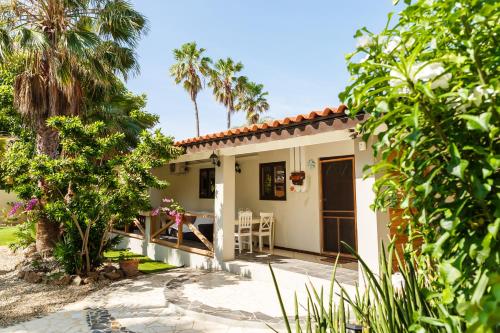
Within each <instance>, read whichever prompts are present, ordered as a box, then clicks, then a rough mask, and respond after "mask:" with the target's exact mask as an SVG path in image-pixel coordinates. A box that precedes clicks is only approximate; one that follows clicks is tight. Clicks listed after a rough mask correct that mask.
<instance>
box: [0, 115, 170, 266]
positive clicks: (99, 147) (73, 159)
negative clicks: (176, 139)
mask: <svg viewBox="0 0 500 333" xmlns="http://www.w3.org/2000/svg"><path fill="white" fill-rule="evenodd" d="M48 123H49V125H50V126H52V127H53V128H54V129H55V130H56V131H57V132H58V134H59V138H60V148H61V154H60V156H59V157H58V158H56V159H53V158H50V157H48V156H46V155H36V156H33V155H32V148H31V147H30V146H29V145H30V144H29V143H25V142H23V141H16V142H15V143H14V144H13V145H12V146H11V147H10V148H9V149H8V150H7V152H6V154H5V157H4V158H3V159H2V160H0V178H1V179H2V180H3V181H4V183H5V184H6V186H8V187H9V189H12V190H14V191H15V192H16V193H18V194H19V196H20V197H21V198H23V199H25V200H27V199H28V198H30V200H29V201H28V203H24V204H23V203H21V204H19V205H18V206H19V207H20V208H23V209H24V212H23V214H24V213H26V214H28V215H29V216H30V217H31V218H33V220H38V218H40V217H43V218H44V219H48V220H49V221H52V222H54V223H58V224H59V225H61V226H62V231H63V236H62V240H61V241H60V242H59V244H58V245H57V248H56V250H55V255H56V258H57V259H58V260H59V261H60V262H61V264H62V265H63V266H64V267H65V269H66V270H67V272H68V273H71V274H73V273H80V272H82V271H87V272H89V271H91V270H93V269H95V268H96V267H97V266H99V265H100V263H101V260H102V258H101V257H102V253H103V251H105V250H106V249H109V248H111V247H113V246H114V245H115V244H116V240H110V238H109V234H110V231H111V230H112V229H113V227H114V225H115V224H117V223H129V222H131V221H132V220H133V219H134V218H136V216H137V215H138V214H139V212H140V211H141V210H149V209H151V207H150V203H149V189H150V188H164V187H165V186H166V185H167V183H166V182H163V181H161V180H159V179H158V178H156V177H155V176H154V175H153V174H152V173H151V169H153V168H156V167H160V166H162V165H165V164H166V163H168V161H169V160H170V159H172V158H175V157H176V156H177V155H178V154H179V153H180V149H179V148H177V147H175V146H174V145H173V140H172V138H170V137H166V136H164V135H162V134H161V133H160V132H159V131H157V132H155V133H149V132H146V131H144V132H143V133H142V134H141V135H140V137H139V142H138V144H137V146H136V147H135V148H134V149H127V150H125V151H122V150H121V149H122V147H128V146H127V145H126V143H125V135H124V134H121V133H114V134H107V131H106V128H105V126H104V124H103V123H102V122H96V123H93V124H83V123H82V121H81V120H80V118H77V117H54V118H51V119H50V120H49V122H48ZM41 182H43V190H42V189H41V188H40V187H39V186H38V184H40V183H41ZM20 208H19V209H20ZM28 210H29V211H28Z"/></svg>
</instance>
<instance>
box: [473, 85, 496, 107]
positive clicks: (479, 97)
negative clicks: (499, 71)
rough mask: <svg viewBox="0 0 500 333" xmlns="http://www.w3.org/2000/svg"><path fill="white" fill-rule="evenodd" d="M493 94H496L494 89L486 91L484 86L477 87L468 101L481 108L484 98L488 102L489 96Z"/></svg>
mask: <svg viewBox="0 0 500 333" xmlns="http://www.w3.org/2000/svg"><path fill="white" fill-rule="evenodd" d="M493 94H495V90H493V89H492V88H488V89H484V88H483V87H482V86H477V87H475V88H474V89H473V90H472V94H471V95H470V96H469V98H468V100H469V101H471V102H472V103H474V105H475V106H479V105H481V102H482V101H483V98H484V99H485V100H488V98H489V95H493Z"/></svg>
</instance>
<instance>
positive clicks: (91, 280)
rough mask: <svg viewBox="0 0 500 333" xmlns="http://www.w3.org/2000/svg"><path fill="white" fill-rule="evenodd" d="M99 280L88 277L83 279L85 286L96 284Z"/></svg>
mask: <svg viewBox="0 0 500 333" xmlns="http://www.w3.org/2000/svg"><path fill="white" fill-rule="evenodd" d="M96 281H97V280H96V278H95V277H91V276H88V277H86V278H85V279H83V284H92V283H95V282H96Z"/></svg>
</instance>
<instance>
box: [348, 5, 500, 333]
mask: <svg viewBox="0 0 500 333" xmlns="http://www.w3.org/2000/svg"><path fill="white" fill-rule="evenodd" d="M396 2H397V1H396ZM405 3H407V4H409V5H408V6H407V7H406V8H405V9H404V10H403V11H402V12H401V13H400V14H399V17H398V19H397V21H396V22H395V23H394V24H390V23H389V24H388V25H387V27H386V28H385V29H384V30H383V31H382V32H381V33H380V34H378V35H377V34H374V33H372V32H370V31H368V30H367V29H365V28H363V29H361V30H359V31H358V32H357V34H356V36H357V37H359V38H360V40H359V43H358V47H357V50H356V51H355V52H354V53H352V54H350V55H348V57H347V59H348V61H349V65H348V66H349V71H350V73H351V75H352V83H351V85H350V86H349V87H347V89H346V90H345V91H344V92H343V93H341V94H340V99H341V100H342V101H344V102H345V103H346V104H347V105H348V108H349V110H350V112H352V113H353V114H356V113H359V112H365V113H367V114H368V115H369V117H368V119H367V120H366V121H365V122H364V123H363V124H362V125H361V126H360V128H359V131H360V133H361V134H362V135H363V138H364V139H366V140H367V139H368V138H369V137H371V136H376V137H377V140H376V142H375V143H374V145H373V149H374V153H375V155H376V158H377V160H378V161H379V162H378V163H376V164H375V165H373V166H371V168H370V170H369V171H370V172H371V173H376V174H378V175H381V176H380V177H378V178H377V181H376V185H375V190H376V192H377V199H376V202H375V207H376V208H379V209H384V208H387V207H397V208H399V209H401V210H402V212H403V217H404V218H405V220H406V221H408V227H407V228H406V229H405V230H403V232H406V233H407V234H408V235H409V236H410V239H420V240H422V242H423V246H422V249H421V250H422V252H421V253H419V252H418V251H415V252H413V254H415V255H416V256H417V259H418V260H417V263H418V264H419V267H418V268H419V270H420V271H419V272H420V276H421V277H422V278H425V279H426V280H427V284H428V285H429V290H427V291H426V293H427V294H428V295H429V296H428V297H432V298H433V304H435V306H437V307H438V309H439V310H440V313H441V318H439V319H435V320H434V319H433V320H429V321H427V319H425V318H422V319H421V320H420V321H419V322H418V323H417V324H416V325H415V326H414V327H412V328H411V329H413V330H414V331H421V330H423V328H422V327H423V326H428V325H429V324H430V325H432V326H433V327H446V329H447V330H448V331H449V332H451V327H454V330H453V332H455V331H461V330H462V329H465V327H467V329H468V330H469V331H474V332H493V331H495V327H496V328H498V326H495V325H497V323H499V322H500V297H499V295H500V256H499V249H500V243H499V238H498V231H499V228H500V196H499V193H500V177H499V168H500V135H499V134H500V113H499V110H500V108H499V106H500V105H499V102H498V98H497V97H498V94H499V92H500V82H499V78H500V75H499V68H500V52H499V47H498V45H499V44H498V41H497V39H498V35H499V33H500V25H499V24H498V22H499V20H500V13H499V3H498V2H495V1H484V0H483V1H480V0H457V1H456V0H453V1H451V0H441V1H433V0H420V1H415V2H414V3H412V4H410V3H411V1H405ZM408 245H409V246H408V249H407V250H408V251H412V250H416V249H412V248H411V243H410V244H408ZM448 328H450V329H448ZM411 329H410V330H411ZM455 329H456V330H455Z"/></svg>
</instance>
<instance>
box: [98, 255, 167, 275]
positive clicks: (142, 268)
mask: <svg viewBox="0 0 500 333" xmlns="http://www.w3.org/2000/svg"><path fill="white" fill-rule="evenodd" d="M121 253H123V257H125V259H139V272H141V273H144V274H151V273H157V272H161V271H165V270H167V269H172V268H175V266H173V265H170V264H167V263H164V262H161V261H155V260H153V259H150V258H148V257H146V256H143V255H141V254H137V253H133V252H130V251H129V250H112V251H107V252H104V257H105V258H106V259H109V260H111V261H118V260H119V258H120V254H121Z"/></svg>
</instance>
